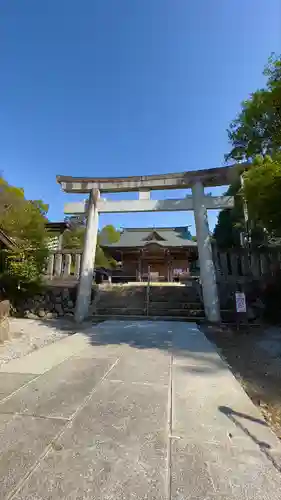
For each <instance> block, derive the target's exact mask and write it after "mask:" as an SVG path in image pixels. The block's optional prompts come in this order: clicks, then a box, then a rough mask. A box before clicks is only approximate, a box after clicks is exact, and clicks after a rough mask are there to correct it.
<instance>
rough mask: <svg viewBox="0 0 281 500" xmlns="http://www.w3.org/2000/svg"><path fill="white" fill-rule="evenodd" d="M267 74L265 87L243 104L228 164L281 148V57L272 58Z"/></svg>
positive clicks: (233, 127) (232, 129)
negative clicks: (231, 161)
mask: <svg viewBox="0 0 281 500" xmlns="http://www.w3.org/2000/svg"><path fill="white" fill-rule="evenodd" d="M263 74H264V75H265V76H266V77H267V82H266V85H265V87H264V88H262V89H259V90H257V91H256V92H253V93H252V94H251V95H250V97H249V99H247V100H245V101H244V102H242V110H241V111H240V113H239V115H238V117H237V118H236V119H235V120H233V121H232V123H231V124H230V128H229V130H228V137H229V141H230V144H231V146H232V149H231V151H230V153H229V154H227V155H226V159H227V160H249V159H250V160H251V159H253V158H254V157H255V156H256V155H259V154H263V155H265V154H269V155H272V154H274V153H275V152H277V151H279V150H280V148H281V57H280V56H279V57H277V56H276V55H272V56H271V57H270V58H269V61H268V64H267V66H266V67H265V69H264V72H263Z"/></svg>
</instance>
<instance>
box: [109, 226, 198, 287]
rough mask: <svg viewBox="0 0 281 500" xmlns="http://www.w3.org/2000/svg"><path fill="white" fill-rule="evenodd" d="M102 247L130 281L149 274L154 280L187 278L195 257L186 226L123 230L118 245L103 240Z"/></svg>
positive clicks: (194, 246) (140, 279)
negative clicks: (181, 276)
mask: <svg viewBox="0 0 281 500" xmlns="http://www.w3.org/2000/svg"><path fill="white" fill-rule="evenodd" d="M101 247H102V248H103V249H104V250H105V252H107V253H108V254H110V255H111V256H112V257H113V258H114V259H115V260H116V261H117V262H118V263H119V266H120V269H121V270H122V275H123V277H124V279H125V278H126V279H127V280H129V281H142V280H146V279H147V276H148V273H149V272H150V273H151V275H152V278H153V279H155V280H159V281H173V280H174V279H177V278H178V277H179V276H180V275H189V273H190V267H191V264H192V263H193V262H195V261H196V260H197V258H198V257H197V243H196V242H194V241H193V240H192V237H191V234H190V231H189V229H188V227H161V228H156V227H155V228H126V229H124V230H123V231H122V232H121V236H120V239H119V241H118V242H117V243H107V242H106V241H102V242H101Z"/></svg>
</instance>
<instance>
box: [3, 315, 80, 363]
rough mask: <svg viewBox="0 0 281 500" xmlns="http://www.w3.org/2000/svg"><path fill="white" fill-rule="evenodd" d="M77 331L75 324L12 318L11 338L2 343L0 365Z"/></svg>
mask: <svg viewBox="0 0 281 500" xmlns="http://www.w3.org/2000/svg"><path fill="white" fill-rule="evenodd" d="M73 333H75V330H74V327H73V324H71V323H66V322H63V321H62V322H60V321H50V322H45V323H44V322H43V321H40V320H34V319H17V318H10V336H11V340H9V341H6V342H4V343H3V344H0V367H1V366H2V365H4V364H5V363H8V362H9V361H10V360H11V359H15V358H21V357H23V356H26V355H27V354H28V353H30V352H31V351H34V350H36V349H39V348H40V347H43V346H44V345H47V344H51V343H52V342H56V341H58V340H61V339H63V338H65V337H66V336H67V335H70V334H73Z"/></svg>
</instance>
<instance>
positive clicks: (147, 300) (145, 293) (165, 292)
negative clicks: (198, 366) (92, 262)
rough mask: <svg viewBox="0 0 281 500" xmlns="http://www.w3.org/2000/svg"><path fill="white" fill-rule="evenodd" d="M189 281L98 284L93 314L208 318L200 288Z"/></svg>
mask: <svg viewBox="0 0 281 500" xmlns="http://www.w3.org/2000/svg"><path fill="white" fill-rule="evenodd" d="M195 285H196V284H195V283H190V284H189V286H188V285H185V286H179V285H175V284H173V283H171V284H169V283H167V284H165V285H161V284H156V283H155V284H150V285H148V284H146V283H143V284H141V283H140V284H138V283H136V284H131V285H130V284H126V285H124V284H122V285H98V287H97V290H96V296H95V299H94V303H93V305H92V310H91V315H93V316H95V317H101V318H126V317H130V318H132V317H134V318H142V317H143V318H155V319H158V318H161V319H164V318H167V319H171V318H174V319H186V320H188V321H198V320H203V319H204V318H205V314H204V306H203V303H202V300H201V294H200V289H199V288H198V287H197V286H195Z"/></svg>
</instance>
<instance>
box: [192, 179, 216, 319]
mask: <svg viewBox="0 0 281 500" xmlns="http://www.w3.org/2000/svg"><path fill="white" fill-rule="evenodd" d="M191 189H192V198H193V208H194V218H195V226H196V237H197V244H198V254H199V261H200V278H201V283H202V291H203V300H204V309H205V314H206V318H207V319H208V320H209V321H210V322H212V323H218V322H219V321H220V305H219V297H218V287H217V281H216V271H215V266H214V262H213V252H212V243H211V237H210V231H209V224H208V215H207V209H206V204H205V200H206V198H205V195H204V186H203V184H202V182H200V181H197V182H195V183H194V184H193V185H192V188H191Z"/></svg>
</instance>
